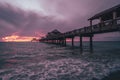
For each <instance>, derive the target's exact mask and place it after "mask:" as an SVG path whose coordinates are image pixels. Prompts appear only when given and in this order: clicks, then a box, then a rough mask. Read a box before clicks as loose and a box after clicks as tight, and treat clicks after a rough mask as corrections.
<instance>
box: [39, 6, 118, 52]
mask: <svg viewBox="0 0 120 80" xmlns="http://www.w3.org/2000/svg"><path fill="white" fill-rule="evenodd" d="M94 20H99V23H98V24H93V21H94ZM88 21H89V22H90V26H87V27H83V28H80V29H75V30H72V31H68V32H65V33H61V32H59V31H58V30H56V29H55V30H53V31H52V32H49V33H48V34H47V35H46V37H44V38H41V39H40V41H41V42H47V43H54V44H59V45H64V46H66V39H67V38H71V40H72V47H74V38H75V37H76V36H79V37H80V51H81V52H82V51H83V40H82V38H83V37H89V41H90V51H91V52H92V51H93V37H94V35H95V34H101V33H108V32H116V31H120V5H117V6H115V7H112V8H110V9H108V10H105V11H103V12H101V13H98V14H96V15H94V16H93V17H91V18H89V19H88Z"/></svg>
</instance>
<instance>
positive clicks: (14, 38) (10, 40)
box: [2, 35, 39, 42]
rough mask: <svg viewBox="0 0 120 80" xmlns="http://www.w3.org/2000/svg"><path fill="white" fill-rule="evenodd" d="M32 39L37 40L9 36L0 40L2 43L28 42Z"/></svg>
mask: <svg viewBox="0 0 120 80" xmlns="http://www.w3.org/2000/svg"><path fill="white" fill-rule="evenodd" d="M34 38H36V39H39V37H27V36H18V35H11V36H6V37H3V38H2V40H3V41H4V42H30V41H32V40H33V39H34Z"/></svg>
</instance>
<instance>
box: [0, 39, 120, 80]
mask: <svg viewBox="0 0 120 80" xmlns="http://www.w3.org/2000/svg"><path fill="white" fill-rule="evenodd" d="M67 45H68V46H67V47H64V46H60V45H53V44H47V43H39V42H33V43H30V42H28V43H25V42H24V43H15V42H8V43H3V42H1V43H0V80H92V79H93V78H97V79H102V78H103V77H105V76H107V75H108V74H109V73H110V72H113V71H117V70H120V42H119V41H118V42H112V41H111V42H107V41H106V42H94V43H93V48H94V50H93V53H90V50H89V42H84V43H83V49H84V50H83V52H82V53H81V52H80V48H79V43H78V42H76V43H75V46H76V47H75V48H73V47H71V43H68V44H67Z"/></svg>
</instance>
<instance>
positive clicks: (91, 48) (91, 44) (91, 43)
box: [90, 36, 93, 52]
mask: <svg viewBox="0 0 120 80" xmlns="http://www.w3.org/2000/svg"><path fill="white" fill-rule="evenodd" d="M90 52H93V36H90Z"/></svg>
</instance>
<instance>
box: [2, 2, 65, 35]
mask: <svg viewBox="0 0 120 80" xmlns="http://www.w3.org/2000/svg"><path fill="white" fill-rule="evenodd" d="M63 26H65V22H64V21H62V20H58V19H57V18H56V17H55V16H46V15H43V14H42V12H41V13H35V12H34V11H24V10H21V9H20V8H17V7H15V6H11V5H10V4H2V5H0V27H1V29H0V34H1V35H0V37H3V36H6V35H11V34H13V33H16V32H17V34H19V35H25V36H36V35H35V33H36V32H39V33H46V32H48V31H50V30H52V29H54V28H57V29H60V28H61V27H63ZM63 28H64V27H63Z"/></svg>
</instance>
